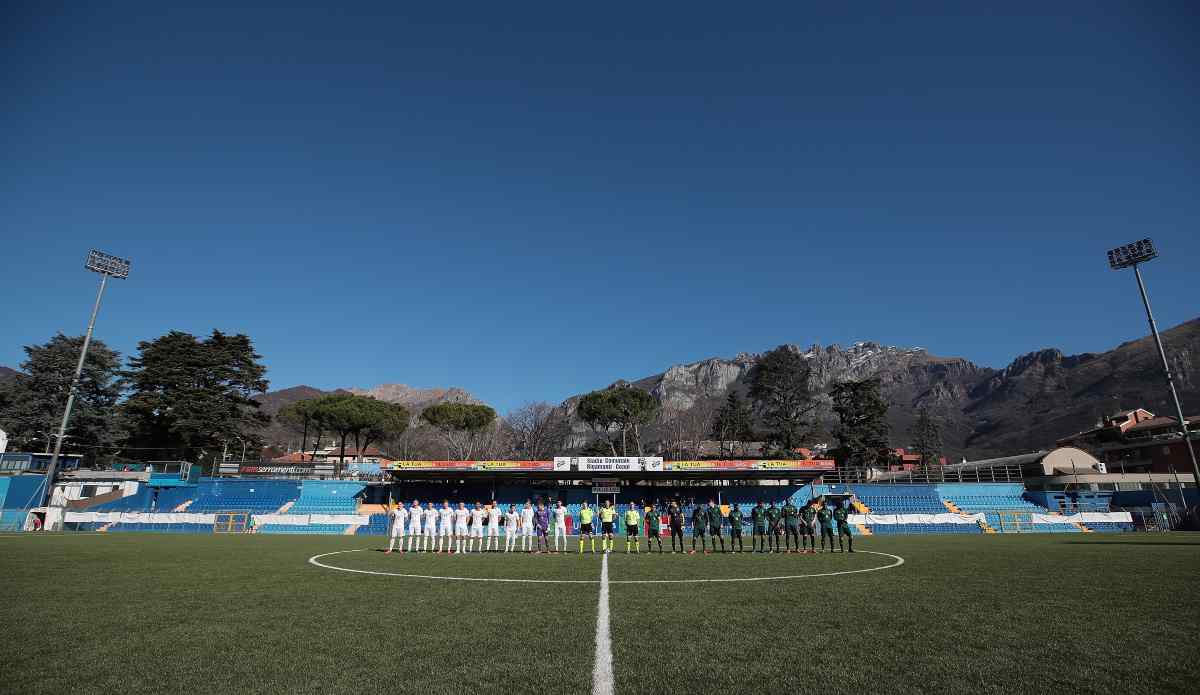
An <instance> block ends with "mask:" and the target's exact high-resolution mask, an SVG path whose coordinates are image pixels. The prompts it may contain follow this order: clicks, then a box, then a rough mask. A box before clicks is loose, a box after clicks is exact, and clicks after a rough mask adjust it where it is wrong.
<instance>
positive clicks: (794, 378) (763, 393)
mask: <svg viewBox="0 0 1200 695" xmlns="http://www.w3.org/2000/svg"><path fill="white" fill-rule="evenodd" d="M808 377H809V366H808V361H807V360H805V359H804V357H803V356H802V355H800V353H798V352H796V351H795V350H794V349H792V348H790V347H788V346H786V345H781V346H779V347H777V348H775V349H774V350H772V351H770V352H768V353H767V354H765V355H763V356H762V357H760V358H759V359H758V362H757V363H755V365H754V368H753V369H752V370H751V372H750V398H751V400H752V401H753V402H754V406H755V408H756V409H757V410H758V412H759V414H761V416H762V422H763V425H764V426H765V428H766V431H765V432H764V435H765V438H766V445H767V449H768V452H767V453H769V454H771V455H774V456H779V457H782V458H796V457H798V456H799V453H798V452H797V451H796V449H798V448H799V447H800V446H801V445H802V444H804V441H805V439H806V438H807V437H808V435H809V432H810V429H811V427H812V422H811V420H810V419H809V417H810V415H811V414H812V411H813V409H814V408H815V407H816V404H815V402H814V400H813V394H812V391H811V390H810V389H809V385H808Z"/></svg>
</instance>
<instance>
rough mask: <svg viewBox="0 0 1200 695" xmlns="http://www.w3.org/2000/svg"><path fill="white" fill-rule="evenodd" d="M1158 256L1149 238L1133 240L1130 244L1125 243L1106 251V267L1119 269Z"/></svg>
mask: <svg viewBox="0 0 1200 695" xmlns="http://www.w3.org/2000/svg"><path fill="white" fill-rule="evenodd" d="M1156 256H1158V251H1157V250H1155V248H1154V242H1153V241H1150V240H1149V239H1142V240H1141V241H1135V242H1133V243H1132V244H1125V245H1124V246H1118V247H1117V248H1115V249H1113V250H1111V251H1109V252H1108V267H1110V268H1112V269H1113V270H1121V269H1122V268H1129V267H1132V266H1135V265H1137V264H1138V263H1145V262H1146V261H1148V260H1151V259H1153V258H1155V257H1156Z"/></svg>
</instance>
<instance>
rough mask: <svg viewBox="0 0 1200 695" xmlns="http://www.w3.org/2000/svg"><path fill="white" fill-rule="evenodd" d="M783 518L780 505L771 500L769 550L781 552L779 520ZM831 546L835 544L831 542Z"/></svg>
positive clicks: (768, 527)
mask: <svg viewBox="0 0 1200 695" xmlns="http://www.w3.org/2000/svg"><path fill="white" fill-rule="evenodd" d="M782 519H783V515H782V514H780V512H779V507H776V506H775V500H771V506H770V507H767V533H768V535H767V543H768V544H769V545H770V548H771V549H770V550H769V551H768V552H772V553H777V552H779V534H780V528H779V522H780V521H781V520H782ZM829 547H830V548H832V547H833V544H832V543H830V545H829Z"/></svg>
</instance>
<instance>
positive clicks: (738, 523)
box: [729, 504, 746, 553]
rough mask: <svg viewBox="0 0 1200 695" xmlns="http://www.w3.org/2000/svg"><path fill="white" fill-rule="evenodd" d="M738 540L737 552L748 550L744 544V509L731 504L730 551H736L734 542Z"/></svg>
mask: <svg viewBox="0 0 1200 695" xmlns="http://www.w3.org/2000/svg"><path fill="white" fill-rule="evenodd" d="M734 541H737V546H738V549H737V551H736V552H739V553H744V552H746V546H744V545H742V510H741V508H740V507H738V506H737V505H736V504H731V505H729V552H731V553H732V552H735V551H734V549H733V543H734Z"/></svg>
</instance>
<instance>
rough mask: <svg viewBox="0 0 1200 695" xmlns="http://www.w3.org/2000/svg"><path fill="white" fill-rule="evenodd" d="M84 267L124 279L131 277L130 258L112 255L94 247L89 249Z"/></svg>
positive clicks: (94, 271)
mask: <svg viewBox="0 0 1200 695" xmlns="http://www.w3.org/2000/svg"><path fill="white" fill-rule="evenodd" d="M83 267H84V268H86V269H88V270H90V271H92V272H93V273H100V274H101V275H108V276H109V277H114V278H119V279H122V280H124V279H125V278H127V277H129V259H128V258H118V257H117V256H111V255H109V254H107V253H104V252H103V251H97V250H96V249H92V250H91V251H88V257H87V262H86V263H84V264H83Z"/></svg>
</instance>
